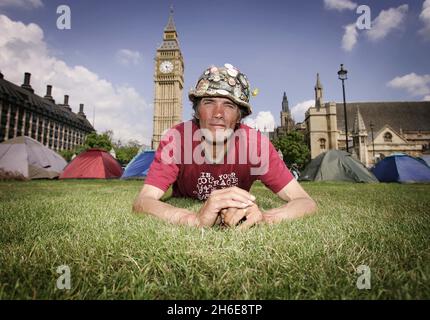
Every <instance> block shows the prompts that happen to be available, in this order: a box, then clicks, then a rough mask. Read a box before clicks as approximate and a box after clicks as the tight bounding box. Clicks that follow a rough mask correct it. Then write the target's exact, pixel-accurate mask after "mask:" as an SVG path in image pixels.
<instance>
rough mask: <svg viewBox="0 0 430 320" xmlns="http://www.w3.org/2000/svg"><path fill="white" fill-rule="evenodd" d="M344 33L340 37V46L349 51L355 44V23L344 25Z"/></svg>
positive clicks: (356, 33) (356, 36)
mask: <svg viewBox="0 0 430 320" xmlns="http://www.w3.org/2000/svg"><path fill="white" fill-rule="evenodd" d="M344 29H345V33H344V35H343V37H342V48H343V50H345V51H351V50H352V49H354V47H355V45H356V44H357V38H358V32H357V27H356V25H355V23H351V24H349V25H347V26H345V27H344Z"/></svg>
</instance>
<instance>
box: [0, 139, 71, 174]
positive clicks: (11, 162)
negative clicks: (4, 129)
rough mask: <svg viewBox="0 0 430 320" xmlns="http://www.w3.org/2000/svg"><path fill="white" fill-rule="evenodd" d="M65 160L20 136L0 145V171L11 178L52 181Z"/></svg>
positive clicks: (32, 140)
mask: <svg viewBox="0 0 430 320" xmlns="http://www.w3.org/2000/svg"><path fill="white" fill-rule="evenodd" d="M66 165H67V162H66V160H64V159H63V157H61V156H60V155H59V154H58V153H56V152H55V151H53V150H51V149H49V148H48V147H46V146H44V145H43V144H41V143H40V142H39V141H36V140H34V139H32V138H30V137H26V136H20V137H17V138H14V139H11V140H6V141H4V142H3V143H1V144H0V169H1V170H2V171H5V172H6V173H8V174H10V175H12V176H13V177H24V178H27V179H54V178H56V177H58V176H59V174H60V172H61V171H63V169H64V167H65V166H66Z"/></svg>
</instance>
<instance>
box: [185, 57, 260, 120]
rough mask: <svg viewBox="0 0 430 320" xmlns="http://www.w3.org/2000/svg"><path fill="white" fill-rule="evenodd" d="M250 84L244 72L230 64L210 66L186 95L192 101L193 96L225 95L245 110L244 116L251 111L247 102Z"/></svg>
mask: <svg viewBox="0 0 430 320" xmlns="http://www.w3.org/2000/svg"><path fill="white" fill-rule="evenodd" d="M249 88H250V84H249V81H248V78H247V77H246V75H245V74H243V73H241V72H240V71H239V70H238V69H237V68H235V67H233V66H232V65H231V64H229V63H226V64H225V65H224V67H215V66H211V67H209V68H208V69H206V70H205V72H203V74H202V75H201V76H200V78H199V80H198V81H197V85H196V88H195V89H191V90H190V92H189V93H188V97H189V98H190V100H191V101H192V102H194V100H195V98H202V97H226V98H229V99H230V100H232V101H233V102H235V103H236V104H237V105H239V107H240V108H241V109H242V110H244V111H245V116H248V115H250V114H251V113H252V107H251V105H250V104H249V97H250V91H249V90H250V89H249Z"/></svg>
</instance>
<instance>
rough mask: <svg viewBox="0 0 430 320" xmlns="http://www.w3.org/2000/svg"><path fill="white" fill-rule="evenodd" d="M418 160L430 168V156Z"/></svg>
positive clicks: (423, 156)
mask: <svg viewBox="0 0 430 320" xmlns="http://www.w3.org/2000/svg"><path fill="white" fill-rule="evenodd" d="M418 160H420V161H421V162H423V163H425V164H426V165H428V166H429V167H430V154H426V155H422V156H421V157H419V158H418Z"/></svg>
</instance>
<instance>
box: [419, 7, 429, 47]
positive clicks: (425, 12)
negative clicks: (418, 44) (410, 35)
mask: <svg viewBox="0 0 430 320" xmlns="http://www.w3.org/2000/svg"><path fill="white" fill-rule="evenodd" d="M420 20H421V21H422V22H423V23H424V28H422V29H421V30H420V31H419V33H420V34H421V35H423V36H424V38H426V39H430V0H426V1H424V3H423V11H421V14H420Z"/></svg>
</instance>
